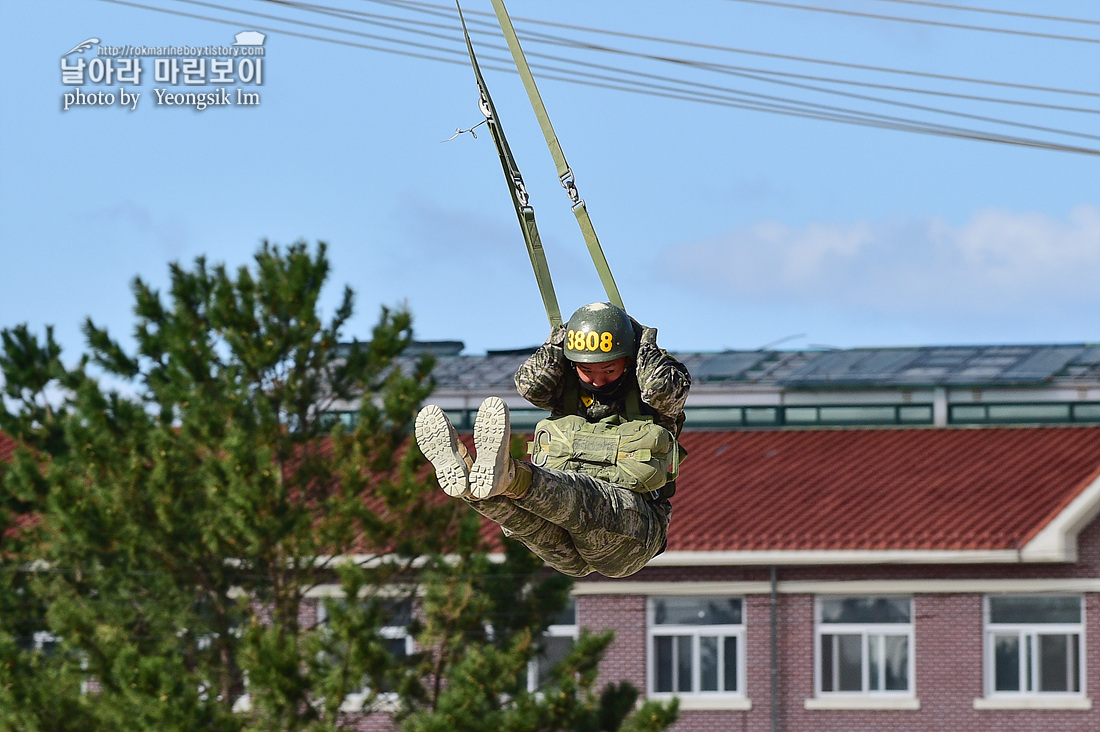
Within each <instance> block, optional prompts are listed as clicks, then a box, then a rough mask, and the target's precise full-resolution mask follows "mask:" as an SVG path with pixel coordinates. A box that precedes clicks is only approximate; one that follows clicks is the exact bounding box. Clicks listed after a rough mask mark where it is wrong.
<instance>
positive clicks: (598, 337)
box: [565, 330, 614, 353]
mask: <svg viewBox="0 0 1100 732" xmlns="http://www.w3.org/2000/svg"><path fill="white" fill-rule="evenodd" d="M613 345H614V343H613V338H612V335H611V333H610V332H609V331H606V330H605V331H603V332H602V333H599V332H596V331H594V330H590V331H587V332H585V331H583V330H570V331H568V332H566V334H565V348H566V350H569V351H603V352H604V353H607V352H608V351H610V350H611V347H612V346H613Z"/></svg>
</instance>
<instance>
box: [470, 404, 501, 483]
mask: <svg viewBox="0 0 1100 732" xmlns="http://www.w3.org/2000/svg"><path fill="white" fill-rule="evenodd" d="M510 427H511V425H510V420H509V418H508V407H507V406H506V405H505V404H504V400H503V399H501V398H500V397H489V398H488V399H486V400H485V401H484V402H483V403H482V405H481V407H480V408H479V409H478V410H477V421H475V422H474V449H475V450H476V452H477V462H475V463H474V467H473V470H471V471H470V493H471V494H472V496H473V498H474V499H476V500H479V501H480V500H482V499H485V498H492V497H493V496H495V495H497V494H499V493H500V492H501V491H503V490H504V489H505V488H507V487H508V486H505V485H497V484H498V483H500V482H502V478H503V475H504V473H505V470H506V468H507V467H508V463H507V461H508V460H510V459H511V456H510V455H509V454H508V438H509V435H510V434H511V429H510ZM494 489H495V490H494Z"/></svg>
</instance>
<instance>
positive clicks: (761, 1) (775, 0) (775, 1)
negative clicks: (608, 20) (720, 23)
mask: <svg viewBox="0 0 1100 732" xmlns="http://www.w3.org/2000/svg"><path fill="white" fill-rule="evenodd" d="M727 2H737V3H753V4H755V5H771V6H774V7H777V8H791V9H793V10H810V11H813V12H815V13H834V14H836V15H849V16H853V17H857V18H871V19H874V20H892V21H896V22H899V23H918V24H920V25H935V26H939V27H941V28H959V29H962V30H975V31H985V32H987V33H1006V34H1009V35H1014V36H1031V37H1032V38H1047V39H1051V40H1057V41H1079V42H1081V43H1100V38H1083V37H1081V36H1064V35H1059V34H1057V33H1040V32H1038V31H1025V30H1016V29H1013V28H991V27H990V26H985V25H967V24H965V23H948V22H945V21H940V20H926V19H924V18H903V17H900V16H897V15H878V14H877V13H864V12H860V11H858V10H841V9H840V8H822V7H818V6H815V5H798V4H796V3H786V2H779V0H727Z"/></svg>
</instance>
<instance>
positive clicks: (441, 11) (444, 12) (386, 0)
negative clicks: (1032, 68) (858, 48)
mask: <svg viewBox="0 0 1100 732" xmlns="http://www.w3.org/2000/svg"><path fill="white" fill-rule="evenodd" d="M281 2H283V3H284V4H288V5H290V4H293V5H296V6H307V5H309V4H308V3H301V2H293V3H291V2H287V0H281ZM363 2H372V3H376V4H379V5H387V6H391V7H402V8H408V9H410V10H416V11H418V12H421V13H428V14H431V15H437V16H442V17H448V18H454V17H456V16H455V13H454V11H453V10H451V9H450V7H449V6H446V5H435V4H432V3H426V2H417V0H363ZM426 8H434V9H437V10H435V11H434V12H433V11H431V10H427V9H426ZM347 12H349V13H355V12H359V11H347ZM463 12H464V13H466V14H467V15H484V16H490V17H491V16H492V15H493V14H492V13H489V12H486V11H479V10H464V11H463ZM512 20H514V21H515V20H518V21H522V22H524V23H531V24H533V25H545V26H550V27H554V28H564V29H567V30H578V31H582V32H586V33H598V34H603V35H609V36H618V37H621V38H631V39H635V40H641V41H652V42H655V43H668V44H672V45H678V46H686V47H691V48H701V49H706V50H712V51H725V52H728V53H739V54H745V55H751V56H762V57H765V58H775V59H781V60H785V61H798V62H803V63H812V64H822V65H827V66H840V67H843V68H851V69H860V70H863V71H877V72H882V73H889V74H903V75H906V76H920V77H925V78H929V79H937V80H942V81H958V82H964V83H971V84H986V85H990V86H1003V87H1009V88H1013V89H1023V90H1029V91H1041V92H1051V93H1058V94H1075V95H1081V96H1088V97H1100V92H1093V91H1086V90H1080V89H1062V88H1057V87H1049V86H1036V85H1032V84H1019V83H1015V82H1007V81H994V80H990V79H975V78H972V77H966V76H952V75H949V74H935V73H929V72H923V71H912V70H908V69H894V68H889V67H885V66H872V65H867V64H856V63H847V62H844V61H831V60H827V59H817V58H811V57H807V56H792V55H789V54H782V53H769V52H767V51H753V50H749V49H744V48H735V47H732V46H720V45H715V44H710V43H700V42H696V41H684V40H677V39H672V38H662V37H660V36H650V35H642V34H637V33H627V32H624V31H615V30H608V29H601V28H591V27H588V26H582V25H573V24H570V23H555V22H552V21H548V20H535V19H532V18H520V17H516V16H513V18H512ZM484 25H488V26H491V27H492V28H496V27H497V26H496V25H495V24H492V23H484Z"/></svg>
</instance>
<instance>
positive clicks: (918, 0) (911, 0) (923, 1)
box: [878, 0, 1100, 25]
mask: <svg viewBox="0 0 1100 732" xmlns="http://www.w3.org/2000/svg"><path fill="white" fill-rule="evenodd" d="M878 1H879V2H883V3H903V4H905V5H923V6H925V7H929V8H945V9H948V10H965V11H966V12H969V13H990V14H993V15H1010V16H1012V17H1015V18H1030V19H1033V20H1053V21H1058V22H1062V23H1088V24H1091V25H1100V20H1091V19H1088V18H1065V17H1061V16H1057V15H1038V14H1036V13H1020V12H1017V11H1015V10H1000V9H999V8H968V7H967V6H965V5H950V4H948V3H936V2H931V0H878Z"/></svg>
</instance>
